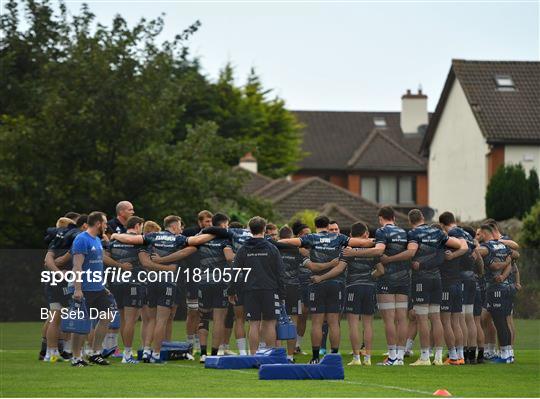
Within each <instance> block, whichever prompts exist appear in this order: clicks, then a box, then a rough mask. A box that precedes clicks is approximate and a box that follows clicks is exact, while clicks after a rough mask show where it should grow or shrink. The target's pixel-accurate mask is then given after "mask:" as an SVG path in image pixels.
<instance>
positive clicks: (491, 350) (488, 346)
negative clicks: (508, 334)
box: [486, 344, 495, 355]
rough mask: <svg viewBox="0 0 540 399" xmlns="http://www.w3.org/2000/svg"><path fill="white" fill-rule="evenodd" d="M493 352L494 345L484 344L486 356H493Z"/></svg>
mask: <svg viewBox="0 0 540 399" xmlns="http://www.w3.org/2000/svg"><path fill="white" fill-rule="evenodd" d="M493 352H495V345H494V344H486V353H487V354H490V355H491V354H493Z"/></svg>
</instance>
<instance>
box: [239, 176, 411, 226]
mask: <svg viewBox="0 0 540 399" xmlns="http://www.w3.org/2000/svg"><path fill="white" fill-rule="evenodd" d="M252 177H253V179H258V176H257V175H256V174H254V173H252ZM250 186H252V184H250V182H246V187H250ZM247 191H248V190H245V192H246V193H248V192H247ZM248 194H250V195H253V196H255V197H260V198H263V199H266V200H268V201H270V202H271V203H272V204H273V205H274V208H275V209H276V210H277V211H278V212H279V213H280V214H281V215H282V216H283V217H284V218H285V219H290V218H291V217H292V216H293V215H294V214H295V213H297V212H299V211H302V210H305V209H312V210H316V211H319V212H321V213H322V214H325V215H328V216H329V217H332V218H334V219H336V221H337V222H338V223H339V224H340V225H342V226H349V225H350V224H351V223H354V222H356V221H363V222H364V223H367V224H368V225H369V226H371V227H377V224H378V217H377V212H378V210H379V205H377V204H375V203H373V202H371V201H368V200H366V199H365V198H362V197H360V196H359V195H357V194H354V193H351V192H350V191H348V190H345V189H343V188H341V187H339V186H336V185H335V184H332V183H330V182H328V181H326V180H323V179H321V178H319V177H311V178H307V179H302V180H298V181H288V180H285V179H276V180H273V181H270V182H269V183H268V184H267V185H266V186H264V187H262V188H259V189H258V190H254V191H251V192H249V193H248ZM396 215H397V217H396V222H397V223H398V224H401V225H402V226H406V225H407V216H406V215H404V214H402V213H399V212H396Z"/></svg>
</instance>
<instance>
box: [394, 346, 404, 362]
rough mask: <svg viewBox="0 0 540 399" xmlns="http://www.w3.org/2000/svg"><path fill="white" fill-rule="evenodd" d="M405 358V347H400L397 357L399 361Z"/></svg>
mask: <svg viewBox="0 0 540 399" xmlns="http://www.w3.org/2000/svg"><path fill="white" fill-rule="evenodd" d="M404 356H405V347H404V346H398V347H397V354H396V357H397V358H398V359H399V360H403V357H404Z"/></svg>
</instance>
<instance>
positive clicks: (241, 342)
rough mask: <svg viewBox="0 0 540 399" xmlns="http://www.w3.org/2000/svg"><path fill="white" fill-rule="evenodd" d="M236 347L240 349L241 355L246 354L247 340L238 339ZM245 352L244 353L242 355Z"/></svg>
mask: <svg viewBox="0 0 540 399" xmlns="http://www.w3.org/2000/svg"><path fill="white" fill-rule="evenodd" d="M236 347H237V348H238V351H239V352H240V354H241V355H242V354H245V352H246V339H245V338H238V339H237V340H236ZM242 352H244V353H242Z"/></svg>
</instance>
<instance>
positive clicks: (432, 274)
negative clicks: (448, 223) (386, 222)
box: [407, 224, 448, 279]
mask: <svg viewBox="0 0 540 399" xmlns="http://www.w3.org/2000/svg"><path fill="white" fill-rule="evenodd" d="M407 237H408V239H409V242H414V243H416V244H418V250H417V251H416V254H415V256H414V258H413V261H416V262H418V263H420V268H419V269H418V270H414V269H413V272H412V278H413V279H419V278H427V279H440V278H441V274H440V271H439V268H440V266H441V264H442V263H443V262H444V251H445V248H446V242H447V241H448V236H447V235H446V234H445V233H444V231H442V230H441V229H437V228H435V227H431V226H428V225H427V224H422V225H420V226H417V227H415V228H413V229H411V230H409V232H408V233H407Z"/></svg>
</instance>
